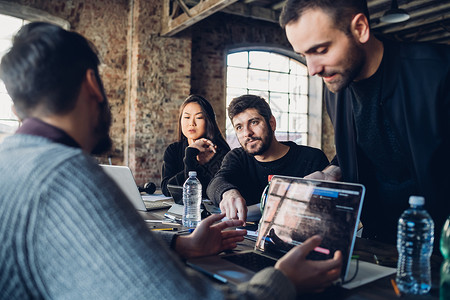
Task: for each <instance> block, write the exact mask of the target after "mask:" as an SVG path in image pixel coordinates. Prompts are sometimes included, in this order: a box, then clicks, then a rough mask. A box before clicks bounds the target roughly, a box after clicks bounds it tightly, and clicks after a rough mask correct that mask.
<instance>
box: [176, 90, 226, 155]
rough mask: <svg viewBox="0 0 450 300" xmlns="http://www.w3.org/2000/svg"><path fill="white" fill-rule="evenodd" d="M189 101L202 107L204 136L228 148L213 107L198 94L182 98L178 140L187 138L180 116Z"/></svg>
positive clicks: (221, 146) (219, 145)
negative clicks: (204, 123) (204, 122)
mask: <svg viewBox="0 0 450 300" xmlns="http://www.w3.org/2000/svg"><path fill="white" fill-rule="evenodd" d="M189 103H197V104H198V105H200V107H201V108H202V113H203V117H204V118H205V121H206V133H205V136H204V137H205V138H207V139H209V140H211V141H212V142H213V143H214V144H216V145H217V147H219V148H224V149H227V150H230V146H228V143H227V142H226V141H225V138H224V137H223V135H222V132H221V131H220V129H219V126H218V125H217V122H216V114H215V113H214V109H213V108H212V106H211V104H210V103H209V102H208V100H206V99H205V98H203V97H202V96H199V95H190V96H189V97H187V98H186V100H184V102H183V104H182V105H181V107H180V115H179V117H178V141H180V142H181V141H185V140H187V138H186V136H185V135H184V134H183V131H182V130H181V118H182V114H183V110H184V108H185V107H186V105H188V104H189Z"/></svg>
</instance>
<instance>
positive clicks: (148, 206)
mask: <svg viewBox="0 0 450 300" xmlns="http://www.w3.org/2000/svg"><path fill="white" fill-rule="evenodd" d="M100 166H101V167H102V169H103V171H105V173H106V174H108V176H109V177H111V179H113V180H114V181H115V182H116V184H117V185H118V186H119V187H120V189H121V190H122V191H123V193H124V194H125V195H126V196H127V197H128V199H129V200H130V202H131V203H133V205H134V207H135V208H136V209H137V210H142V211H149V210H154V209H161V208H168V207H170V206H171V203H173V201H172V199H168V200H166V201H163V200H160V201H144V200H143V199H142V196H141V193H140V192H139V189H138V187H137V185H136V182H135V181H134V177H133V174H132V173H131V170H130V168H128V167H126V166H111V165H100Z"/></svg>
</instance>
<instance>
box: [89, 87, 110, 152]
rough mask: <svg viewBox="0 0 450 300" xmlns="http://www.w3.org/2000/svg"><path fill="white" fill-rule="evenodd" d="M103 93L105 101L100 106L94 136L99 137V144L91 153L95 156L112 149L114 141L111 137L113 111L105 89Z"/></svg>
mask: <svg viewBox="0 0 450 300" xmlns="http://www.w3.org/2000/svg"><path fill="white" fill-rule="evenodd" d="M102 93H103V99H104V100H103V102H100V103H99V104H98V105H99V111H100V113H99V116H98V123H97V126H96V127H95V128H94V134H95V136H96V137H97V139H98V142H97V144H96V145H95V146H94V148H93V149H92V151H91V153H92V154H94V155H101V154H104V153H105V152H108V151H109V150H110V149H111V147H112V140H111V137H110V136H109V129H110V127H111V110H110V107H109V104H108V100H107V98H106V95H105V92H104V91H103V89H102Z"/></svg>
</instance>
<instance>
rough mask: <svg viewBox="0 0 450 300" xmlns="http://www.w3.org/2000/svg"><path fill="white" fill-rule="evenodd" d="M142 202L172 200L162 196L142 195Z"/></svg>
mask: <svg viewBox="0 0 450 300" xmlns="http://www.w3.org/2000/svg"><path fill="white" fill-rule="evenodd" d="M142 200H144V201H151V202H153V201H161V200H167V201H170V200H172V197H168V196H165V195H163V194H153V195H142Z"/></svg>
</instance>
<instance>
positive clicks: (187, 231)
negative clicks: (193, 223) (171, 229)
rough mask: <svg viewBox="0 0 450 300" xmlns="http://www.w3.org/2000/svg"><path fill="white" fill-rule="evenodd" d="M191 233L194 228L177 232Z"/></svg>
mask: <svg viewBox="0 0 450 300" xmlns="http://www.w3.org/2000/svg"><path fill="white" fill-rule="evenodd" d="M192 232H194V228H189V229H184V230H180V231H178V233H192Z"/></svg>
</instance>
